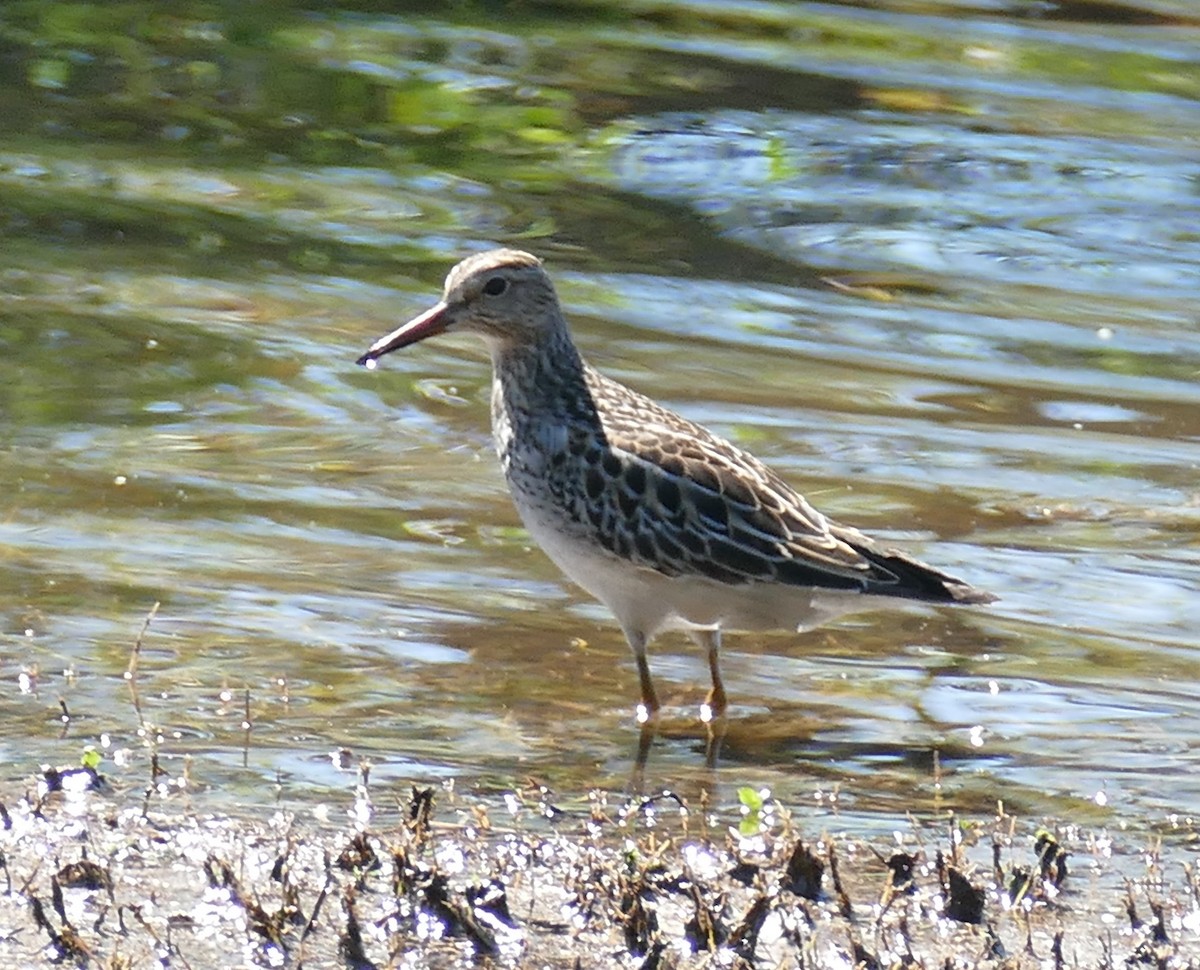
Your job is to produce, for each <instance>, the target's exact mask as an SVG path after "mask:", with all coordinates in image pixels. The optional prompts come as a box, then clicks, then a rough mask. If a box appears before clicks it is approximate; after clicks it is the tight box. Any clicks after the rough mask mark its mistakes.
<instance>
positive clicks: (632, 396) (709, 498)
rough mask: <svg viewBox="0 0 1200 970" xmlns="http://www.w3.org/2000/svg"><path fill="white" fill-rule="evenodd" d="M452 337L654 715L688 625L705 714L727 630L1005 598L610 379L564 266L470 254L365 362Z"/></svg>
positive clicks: (542, 530)
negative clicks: (561, 283) (893, 542)
mask: <svg viewBox="0 0 1200 970" xmlns="http://www.w3.org/2000/svg"><path fill="white" fill-rule="evenodd" d="M440 333H474V334H478V335H479V336H480V337H482V338H483V341H484V343H485V344H487V347H488V350H489V351H490V352H491V356H492V375H493V383H492V431H493V433H494V435H495V442H496V451H497V453H498V454H499V456H500V464H501V465H502V466H503V468H504V474H505V477H506V478H507V479H508V486H509V489H510V490H511V492H512V497H513V501H514V502H515V503H516V506H517V511H518V512H519V513H520V515H521V519H522V520H523V521H524V523H525V526H526V528H527V529H528V530H529V533H530V534H531V535H532V536H533V538H534V539H535V540H536V541H537V543H538V544H539V545H540V546H541V547H542V548H543V549H544V550H545V551H546V553H547V554H548V555H549V556H550V558H551V559H552V560H554V562H555V563H556V564H557V565H558V566H559V568H560V569H562V571H563V572H564V573H566V574H567V576H569V577H570V578H571V579H572V580H574V581H575V582H576V583H578V584H579V585H580V586H582V587H583V588H584V589H586V590H587V591H588V592H590V593H591V594H592V595H593V596H595V597H596V598H597V599H598V600H600V601H601V602H603V603H604V604H605V605H606V606H608V608H609V609H610V610H612V612H613V613H614V614H615V615H616V618H617V621H618V622H619V623H620V625H621V629H622V630H623V631H624V633H625V637H626V639H627V640H628V641H629V645H630V647H632V648H633V654H634V658H635V659H636V661H637V668H638V676H639V678H640V680H641V692H642V700H641V704H640V705H639V709H638V716H639V719H640V720H642V721H645V720H646V719H647V718H649V717H650V715H652V714H653V713H654V712H655V711H656V710H657V709H658V706H659V704H658V697H657V695H656V693H655V691H654V684H653V681H652V680H651V678H650V668H649V666H648V664H647V661H646V646H647V644H648V643H649V642H650V640H651V639H653V637H654V636H656V635H657V634H658V633H661V632H663V631H664V630H672V629H675V630H684V631H686V632H687V633H688V634H689V635H690V636H691V637H692V639H693V640H695V641H696V642H697V643H698V644H699V645H700V646H702V647H703V648H705V649H706V650H707V652H708V664H709V669H710V671H711V674H712V690H711V691H710V693H709V696H708V700H707V702H706V704H705V708H704V711H703V713H704V716H705V718H706V719H708V718H711V717H714V716H717V715H720V714H722V713H723V712H724V710H725V706H726V697H725V688H724V686H723V685H722V682H721V673H720V668H719V665H718V651H719V649H720V644H721V631H722V629H732V630H764V629H782V628H788V629H793V630H797V629H804V628H807V627H811V626H813V625H815V624H816V623H819V622H821V621H822V620H823V619H825V618H827V617H829V616H833V615H837V614H840V613H844V612H848V611H851V610H853V609H854V608H855V602H857V603H859V604H861V605H863V606H866V605H868V604H867V603H865V602H864V601H863V600H862V597H863V596H864V594H865V596H867V597H874V596H887V597H902V598H906V599H911V600H926V601H929V602H934V603H987V602H990V601H991V600H992V599H994V597H993V596H992V595H991V594H989V593H985V592H982V591H981V590H977V589H974V588H972V587H971V586H969V585H967V584H966V583H964V582H962V581H961V580H959V579H955V578H954V577H953V576H949V575H947V574H946V573H943V572H940V571H939V570H936V569H934V568H932V567H930V566H926V565H925V564H924V563H921V562H918V561H917V560H915V559H912V558H910V557H909V556H907V555H905V554H904V553H902V552H897V551H896V550H893V549H881V548H879V547H878V546H877V545H876V544H875V543H874V542H873V541H872V540H871V539H869V538H868V537H867V536H865V535H863V534H862V533H861V532H858V531H857V530H855V529H852V528H848V527H847V526H843V525H839V524H837V523H836V522H832V521H830V520H829V519H827V518H825V516H823V515H822V514H821V513H820V512H818V511H817V510H816V509H814V508H813V507H812V506H811V505H809V504H808V502H807V501H805V499H804V498H803V496H801V495H799V494H798V493H797V492H795V491H794V490H793V489H792V488H790V487H789V486H788V485H787V484H785V483H784V482H783V481H782V480H781V479H780V478H779V477H778V476H777V475H776V474H775V473H774V472H772V471H771V470H770V469H769V468H767V467H766V466H765V465H764V464H763V463H762V462H760V461H759V460H758V459H756V458H754V457H753V456H752V455H749V454H747V453H746V452H744V451H742V450H741V449H740V448H737V447H736V446H734V445H733V444H731V443H730V442H728V441H726V440H725V439H723V438H721V437H718V436H717V435H715V434H713V433H712V432H711V431H708V430H706V429H705V428H702V427H700V426H699V425H697V424H693V423H692V422H691V421H688V420H687V419H686V418H683V417H681V416H680V415H678V414H676V413H674V412H673V411H669V410H668V409H666V408H664V407H662V406H661V405H659V404H656V403H655V402H654V401H652V400H650V398H648V397H645V396H643V395H641V394H639V393H637V391H633V390H630V389H629V388H628V387H625V386H624V385H622V384H618V383H617V382H616V381H613V380H610V379H609V378H607V377H604V376H603V375H602V374H600V373H598V372H597V371H595V370H594V369H593V368H592V367H591V366H590V365H589V364H587V363H586V362H585V361H584V360H583V358H582V357H580V355H579V351H578V350H577V349H576V347H575V344H574V343H573V341H572V340H571V335H570V331H569V330H568V328H567V323H566V320H565V319H564V317H563V312H562V309H561V307H560V306H559V302H558V297H557V295H556V293H555V291H554V285H553V284H552V283H551V281H550V277H549V276H548V275H547V274H546V271H545V270H544V269H543V268H542V264H541V261H540V260H538V259H537V258H536V257H534V256H531V255H529V254H528V253H524V252H519V251H517V250H512V249H497V250H493V251H491V252H485V253H479V254H478V255H475V256H471V257H469V258H467V259H464V260H463V261H462V262H461V263H459V264H458V265H457V266H455V267H454V268H453V269H452V270H451V271H450V274H449V276H447V277H446V285H445V291H444V292H443V294H442V299H441V300H440V301H439V302H438V303H436V304H435V305H434V306H432V307H431V308H430V309H428V310H426V311H425V312H424V313H422V314H421V315H420V316H418V317H415V318H414V319H412V320H410V321H409V322H408V323H406V324H404V325H403V326H401V327H400V328H399V329H397V330H395V331H393V332H392V333H390V334H388V335H386V336H384V337H381V338H380V339H379V340H377V341H375V343H373V344H372V345H371V348H370V349H369V350H368V351H367V352H366V353H365V354H363V355H362V357H360V358H359V360H358V363H360V364H364V365H367V366H369V367H373V366H374V365H375V361H376V360H377V359H378V358H380V357H382V356H383V355H384V354H387V353H390V352H391V351H393V350H399V349H400V348H401V347H407V346H409V345H410V344H414V343H417V342H418V341H420V340H424V339H425V338H427V337H432V336H435V335H436V334H440Z"/></svg>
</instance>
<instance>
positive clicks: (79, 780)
mask: <svg viewBox="0 0 1200 970" xmlns="http://www.w3.org/2000/svg"><path fill="white" fill-rule="evenodd" d="M9 787H10V789H11V786H9ZM744 796H745V797H743V798H742V804H741V805H739V806H737V807H736V808H733V809H724V810H714V809H712V808H710V807H707V806H703V805H695V804H688V803H687V802H686V801H685V800H684V799H682V798H681V797H679V796H677V795H675V794H673V793H670V792H661V793H657V794H653V795H637V796H632V797H630V796H625V795H617V794H614V793H605V792H600V791H593V792H585V793H577V794H575V795H570V794H568V793H552V792H549V791H547V790H545V789H542V788H538V787H536V786H535V787H530V788H528V789H525V790H513V791H510V792H506V793H504V794H503V795H500V796H491V795H488V796H473V795H463V794H459V793H456V792H455V791H454V790H453V789H452V788H447V787H442V788H437V789H434V788H424V787H413V788H412V789H411V790H409V791H396V790H391V789H389V790H383V789H381V788H379V787H371V788H368V787H366V786H360V787H359V789H358V793H357V795H356V796H355V797H354V798H353V799H350V800H347V802H346V803H345V804H343V805H341V806H340V807H338V808H335V809H330V808H329V807H323V808H317V809H315V810H314V809H313V808H312V807H302V808H292V809H285V808H281V807H277V806H263V807H261V808H256V807H252V806H247V807H246V809H245V810H244V811H238V812H229V811H222V812H211V811H205V810H203V809H202V808H200V807H199V805H198V799H197V798H196V797H195V796H193V795H191V794H188V793H184V792H178V791H174V792H171V791H168V790H167V789H159V790H153V789H152V790H150V791H149V793H147V792H145V791H142V792H138V791H137V790H135V789H129V790H126V791H124V792H117V791H114V788H113V786H112V785H110V784H109V783H107V782H106V781H105V780H104V779H103V777H102V776H101V775H98V774H96V773H95V772H94V771H92V770H90V769H70V770H67V771H65V772H53V771H52V773H51V774H49V775H47V776H44V777H41V778H32V779H30V785H29V788H28V791H27V792H21V791H14V790H10V791H8V792H7V793H5V795H4V797H3V799H2V801H3V803H4V813H3V817H2V819H0V849H2V852H3V863H4V866H3V876H4V891H3V892H2V893H0V926H3V927H5V929H4V930H3V932H2V933H0V964H2V965H4V966H12V967H18V966H30V965H37V964H39V963H46V962H55V963H58V964H60V965H68V966H70V965H77V966H93V967H141V966H150V965H159V966H181V967H192V968H199V967H240V966H247V967H250V966H260V967H305V966H308V967H318V966H320V967H324V966H343V967H347V966H348V967H356V968H366V967H389V966H404V967H413V966H428V967H450V966H464V965H483V966H511V967H580V968H587V967H614V966H620V967H645V968H667V967H709V966H731V967H777V966H789V967H790V966H803V967H807V968H826V967H828V968H831V970H832V968H839V970H840V968H846V967H851V966H863V967H868V968H874V967H901V966H922V967H935V966H936V967H957V966H963V967H966V966H996V967H1012V968H1024V967H1030V968H1032V967H1037V968H1046V967H1117V966H1131V967H1132V966H1142V965H1144V966H1152V967H1172V968H1177V967H1198V966H1200V874H1198V873H1197V868H1196V865H1195V857H1196V851H1197V848H1198V847H1200V839H1198V836H1197V833H1196V831H1195V829H1194V828H1193V827H1192V826H1191V824H1190V823H1185V822H1184V821H1180V820H1174V821H1173V822H1172V823H1169V824H1166V825H1163V826H1159V827H1158V828H1157V829H1155V828H1154V827H1149V826H1146V827H1142V826H1121V825H1117V826H1116V827H1115V828H1104V829H1100V828H1096V827H1084V826H1079V825H1074V824H1072V823H1070V822H1069V821H1063V820H1060V821H1059V822H1058V823H1054V822H1050V821H1047V820H1032V819H1021V818H1015V817H1013V816H1010V815H1007V814H1004V813H1002V812H998V813H997V814H996V815H994V816H993V817H990V818H976V819H968V818H961V817H957V816H955V815H953V814H950V813H946V814H945V815H942V816H940V817H930V816H924V817H921V816H917V815H910V816H908V817H906V818H897V819H896V820H895V833H894V835H893V837H892V838H891V839H879V838H877V837H875V838H861V837H856V836H855V835H853V834H852V833H850V832H848V831H840V830H838V829H837V828H836V827H835V824H833V823H836V822H837V820H836V819H830V818H829V817H828V816H825V817H821V818H813V819H810V818H805V816H804V815H803V814H802V813H800V812H794V811H790V810H789V809H788V807H787V806H785V805H781V804H778V803H776V802H774V800H773V799H772V798H771V797H770V796H769V794H766V793H744Z"/></svg>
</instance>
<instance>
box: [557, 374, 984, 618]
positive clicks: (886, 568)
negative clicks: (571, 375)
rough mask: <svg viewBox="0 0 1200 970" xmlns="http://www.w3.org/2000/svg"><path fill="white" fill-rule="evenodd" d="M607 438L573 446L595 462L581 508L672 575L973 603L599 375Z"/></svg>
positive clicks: (606, 532)
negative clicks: (835, 521)
mask: <svg viewBox="0 0 1200 970" xmlns="http://www.w3.org/2000/svg"><path fill="white" fill-rule="evenodd" d="M589 378H590V380H591V382H592V383H593V388H592V390H593V393H595V394H597V395H598V396H602V397H603V400H604V408H603V411H602V412H601V425H602V428H603V432H604V439H605V440H604V441H603V442H597V441H595V440H594V439H593V440H591V441H588V442H577V443H572V445H573V447H572V450H573V451H575V452H576V454H577V455H578V456H579V457H580V458H582V459H583V461H584V462H585V464H586V465H587V470H586V474H585V478H584V482H585V494H586V501H585V502H583V503H582V507H581V508H580V509H579V510H578V517H579V518H580V519H581V521H585V522H586V523H587V526H588V527H589V528H590V530H591V531H592V534H593V536H594V537H595V538H596V539H597V540H598V541H599V542H600V543H602V544H603V545H604V546H605V547H607V548H608V549H609V550H610V551H612V552H614V553H616V554H617V555H619V556H621V557H623V558H626V559H630V560H632V561H634V562H636V563H637V564H639V565H642V566H647V567H649V568H652V569H655V570H657V571H658V572H660V573H664V574H666V575H671V576H681V575H695V576H704V577H707V578H708V579H712V580H715V581H717V582H722V583H729V584H738V585H740V584H745V583H750V582H755V581H764V582H776V583H781V584H784V585H789V586H814V587H827V588H835V589H847V590H858V591H862V592H872V593H880V594H884V595H892V596H905V597H913V598H917V599H931V600H964V599H970V598H971V594H973V593H975V592H976V591H974V590H972V589H971V587H969V586H968V585H967V584H965V583H963V582H962V581H960V580H957V579H955V578H954V577H952V576H948V575H946V574H944V573H941V572H939V571H937V570H934V569H932V568H931V567H928V566H925V565H924V564H923V563H920V562H917V561H916V560H914V559H910V558H909V557H907V556H905V555H904V554H903V553H899V552H895V551H893V550H879V549H877V548H876V546H875V544H874V543H873V542H872V540H870V539H869V538H867V537H866V536H865V535H863V534H862V533H861V532H858V531H857V530H855V529H851V528H848V527H845V526H841V525H838V524H837V523H834V522H831V521H829V520H828V519H826V518H825V516H823V515H822V514H821V513H820V512H818V511H817V510H816V509H814V508H813V507H812V506H811V505H809V503H808V502H807V501H806V500H805V499H804V497H803V496H801V495H800V494H798V493H797V492H796V491H795V490H793V489H792V488H791V487H790V486H788V485H787V483H786V482H784V481H783V480H782V479H781V478H779V476H778V475H776V474H775V473H774V472H772V471H771V470H770V469H769V468H767V467H766V466H765V465H764V464H763V463H762V462H760V461H759V460H758V459H756V458H754V457H753V456H752V455H749V454H747V453H746V452H744V451H742V450H741V449H739V448H737V447H735V446H734V445H733V444H731V443H730V442H728V441H726V440H725V439H723V438H721V437H719V436H717V435H715V434H713V433H712V432H710V431H708V430H707V429H705V428H702V427H700V426H699V425H697V424H694V423H692V422H690V421H688V420H687V419H686V418H683V417H681V416H680V415H678V414H675V413H674V412H672V411H669V410H667V409H666V408H663V407H662V406H661V405H658V404H656V403H655V402H654V401H652V400H650V399H649V398H646V397H644V396H642V395H640V394H637V393H636V392H634V391H631V390H629V389H628V388H626V387H624V386H623V385H620V384H616V383H615V382H611V381H609V380H608V379H607V378H604V377H602V376H600V375H599V374H596V373H595V372H592V373H591V374H590V375H589Z"/></svg>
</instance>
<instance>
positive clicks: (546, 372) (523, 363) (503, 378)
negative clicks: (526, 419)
mask: <svg viewBox="0 0 1200 970" xmlns="http://www.w3.org/2000/svg"><path fill="white" fill-rule="evenodd" d="M490 349H491V352H492V374H493V377H494V380H495V384H496V388H495V390H496V394H497V395H498V396H499V397H500V398H502V399H503V403H504V405H505V406H506V408H507V409H508V410H510V411H523V412H526V413H537V412H541V411H561V410H562V409H563V408H564V406H569V405H570V404H571V403H572V402H576V403H578V399H579V398H580V397H588V396H589V395H588V392H587V381H586V378H585V374H586V371H587V365H586V364H585V363H584V362H583V358H582V357H580V356H579V351H578V350H576V349H575V344H574V343H572V342H571V338H570V336H569V335H568V334H567V333H566V331H565V330H561V331H560V330H555V331H552V332H551V333H549V334H546V335H543V337H542V339H541V340H539V341H537V342H536V343H534V342H516V341H514V342H511V343H503V344H501V343H496V344H493V345H492V347H491V348H490Z"/></svg>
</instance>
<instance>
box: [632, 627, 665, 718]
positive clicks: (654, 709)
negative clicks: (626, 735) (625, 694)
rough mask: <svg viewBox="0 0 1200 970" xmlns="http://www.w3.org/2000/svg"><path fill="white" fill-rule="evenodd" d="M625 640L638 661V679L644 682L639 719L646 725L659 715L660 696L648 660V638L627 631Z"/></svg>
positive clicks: (636, 631)
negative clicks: (655, 690) (651, 676)
mask: <svg viewBox="0 0 1200 970" xmlns="http://www.w3.org/2000/svg"><path fill="white" fill-rule="evenodd" d="M625 639H626V640H628V641H629V646H630V649H632V650H633V659H634V660H636V661H637V669H638V679H639V680H640V681H641V682H642V702H641V703H640V704H638V708H637V719H638V723H639V724H645V723H646V722H647V721H649V720H650V719H651V718H652V717H654V715H655V714H657V713H658V694H656V693H655V692H654V681H653V680H652V679H651V678H650V664H649V662H648V661H647V660H646V637H645V634H643V633H642V632H641V631H640V630H625Z"/></svg>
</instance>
